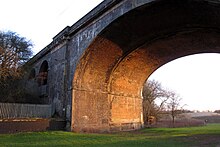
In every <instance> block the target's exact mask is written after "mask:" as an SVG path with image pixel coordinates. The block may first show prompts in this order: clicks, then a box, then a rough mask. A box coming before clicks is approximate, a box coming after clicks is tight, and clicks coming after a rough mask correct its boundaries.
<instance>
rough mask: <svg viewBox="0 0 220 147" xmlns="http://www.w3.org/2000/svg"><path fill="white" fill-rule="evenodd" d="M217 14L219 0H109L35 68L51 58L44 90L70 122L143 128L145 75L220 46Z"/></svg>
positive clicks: (92, 128)
mask: <svg viewBox="0 0 220 147" xmlns="http://www.w3.org/2000/svg"><path fill="white" fill-rule="evenodd" d="M219 15H220V4H219V2H218V0H210V1H209V0H201V1H198V0H186V1H176V0H123V1H116V0H105V1H104V2H103V3H101V4H100V5H99V6H98V7H97V8H96V9H94V10H93V11H91V12H90V13H89V14H88V15H86V16H85V17H83V18H82V19H81V20H80V21H78V22H77V23H76V24H74V25H73V26H71V27H66V28H65V29H64V30H63V31H61V32H60V33H59V34H58V35H57V36H55V37H54V38H53V39H54V40H53V42H52V43H51V44H49V45H48V46H47V47H46V48H45V49H43V50H42V51H41V52H40V53H39V54H37V55H36V56H35V57H34V58H33V59H32V60H31V61H30V62H29V64H30V65H31V66H32V67H33V68H34V69H35V71H36V75H38V74H39V70H40V67H41V64H42V63H43V62H44V61H47V62H48V79H47V83H48V84H47V87H48V91H47V94H46V97H45V98H48V100H47V102H48V103H53V104H54V106H55V110H56V113H57V115H58V116H60V117H63V118H65V119H66V120H67V122H68V124H67V126H68V127H70V128H69V129H71V130H73V131H78V132H109V131H124V130H131V129H138V128H140V127H141V125H142V123H143V121H142V98H141V97H142V96H141V90H142V85H143V83H144V82H145V80H146V79H147V78H148V77H149V76H150V74H152V73H153V72H154V71H155V70H156V69H158V68H159V67H160V66H162V65H164V64H166V63H168V62H170V61H172V60H174V59H177V58H180V57H182V56H187V55H191V54H197V53H210V52H215V53H219V52H220V43H219V42H220V35H219V30H220V18H219ZM33 81H34V80H33V79H32V82H33ZM38 88H39V89H40V88H41V87H38ZM39 95H40V94H39Z"/></svg>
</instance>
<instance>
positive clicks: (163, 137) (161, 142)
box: [0, 124, 220, 147]
mask: <svg viewBox="0 0 220 147" xmlns="http://www.w3.org/2000/svg"><path fill="white" fill-rule="evenodd" d="M206 145H209V146H217V145H220V124H216V125H207V126H204V127H191V128H152V129H143V130H140V131H135V132H120V133H114V134H79V133H72V132H63V131H55V132H54V131H53V132H34V133H20V134H7V135H0V146H16V147H25V146H28V147H29V146H86V147H87V146H89V147H90V146H111V147H112V146H114V147H115V146H116V147H117V146H120V147H121V146H148V147H151V146H152V147H157V146H159V147H181V146H184V147H185V146H187V147H188V146H189V147H190V146H206Z"/></svg>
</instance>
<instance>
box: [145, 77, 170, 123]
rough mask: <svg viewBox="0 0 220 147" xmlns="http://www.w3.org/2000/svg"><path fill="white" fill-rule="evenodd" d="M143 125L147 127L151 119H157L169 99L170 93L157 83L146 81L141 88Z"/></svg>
mask: <svg viewBox="0 0 220 147" xmlns="http://www.w3.org/2000/svg"><path fill="white" fill-rule="evenodd" d="M142 95H143V112H144V123H145V125H149V123H150V119H151V117H152V116H153V117H155V118H156V119H157V118H158V114H159V113H160V112H161V111H162V110H163V109H164V106H165V104H166V102H167V101H168V99H169V98H170V92H169V91H167V90H165V89H164V88H163V87H162V86H161V84H160V83H159V82H157V81H154V80H153V81H147V82H146V83H145V84H144V87H143V92H142Z"/></svg>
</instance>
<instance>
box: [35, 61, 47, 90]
mask: <svg viewBox="0 0 220 147" xmlns="http://www.w3.org/2000/svg"><path fill="white" fill-rule="evenodd" d="M47 78H48V62H47V61H46V60H45V61H43V62H42V64H41V66H40V70H39V74H38V81H37V82H38V85H39V86H42V85H47Z"/></svg>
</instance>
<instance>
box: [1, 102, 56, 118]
mask: <svg viewBox="0 0 220 147" xmlns="http://www.w3.org/2000/svg"><path fill="white" fill-rule="evenodd" d="M52 114H53V107H52V105H36V104H17V103H0V119H4V118H50V117H51V116H52Z"/></svg>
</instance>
